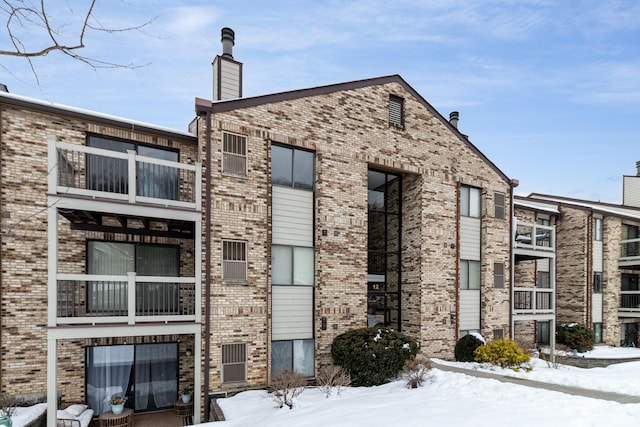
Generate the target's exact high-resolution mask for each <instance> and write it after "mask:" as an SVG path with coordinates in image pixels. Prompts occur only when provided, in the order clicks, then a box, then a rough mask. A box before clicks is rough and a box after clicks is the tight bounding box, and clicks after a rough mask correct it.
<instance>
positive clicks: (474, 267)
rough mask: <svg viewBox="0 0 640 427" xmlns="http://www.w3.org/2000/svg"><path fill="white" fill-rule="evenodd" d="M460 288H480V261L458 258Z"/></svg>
mask: <svg viewBox="0 0 640 427" xmlns="http://www.w3.org/2000/svg"><path fill="white" fill-rule="evenodd" d="M460 289H480V261H471V260H466V259H463V260H460Z"/></svg>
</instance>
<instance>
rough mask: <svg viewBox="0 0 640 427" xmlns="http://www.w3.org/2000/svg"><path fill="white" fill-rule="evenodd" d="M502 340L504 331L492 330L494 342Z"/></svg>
mask: <svg viewBox="0 0 640 427" xmlns="http://www.w3.org/2000/svg"><path fill="white" fill-rule="evenodd" d="M502 338H504V329H494V330H493V339H494V340H501V339H502Z"/></svg>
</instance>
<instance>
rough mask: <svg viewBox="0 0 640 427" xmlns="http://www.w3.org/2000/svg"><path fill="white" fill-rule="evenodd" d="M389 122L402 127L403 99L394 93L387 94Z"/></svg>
mask: <svg viewBox="0 0 640 427" xmlns="http://www.w3.org/2000/svg"><path fill="white" fill-rule="evenodd" d="M389 124H390V125H391V126H396V127H399V128H403V127H404V99H403V98H401V97H399V96H396V95H389Z"/></svg>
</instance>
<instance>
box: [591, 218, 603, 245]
mask: <svg viewBox="0 0 640 427" xmlns="http://www.w3.org/2000/svg"><path fill="white" fill-rule="evenodd" d="M593 240H596V241H602V218H594V219H593Z"/></svg>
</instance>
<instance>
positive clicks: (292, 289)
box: [271, 286, 313, 341]
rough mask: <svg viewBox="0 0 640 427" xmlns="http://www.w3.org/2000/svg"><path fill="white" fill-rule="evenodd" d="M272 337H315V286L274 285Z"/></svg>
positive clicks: (281, 338)
mask: <svg viewBox="0 0 640 427" xmlns="http://www.w3.org/2000/svg"><path fill="white" fill-rule="evenodd" d="M271 310H272V311H271V326H272V329H271V334H272V337H271V339H272V340H274V341H277V340H294V339H307V338H313V286H273V287H272V309H271Z"/></svg>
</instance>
